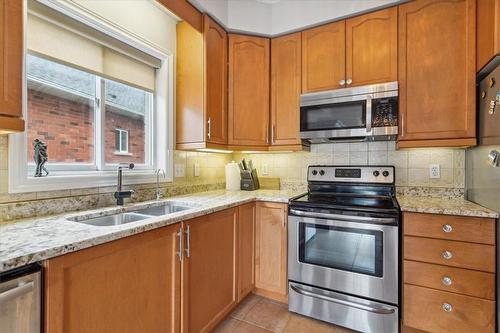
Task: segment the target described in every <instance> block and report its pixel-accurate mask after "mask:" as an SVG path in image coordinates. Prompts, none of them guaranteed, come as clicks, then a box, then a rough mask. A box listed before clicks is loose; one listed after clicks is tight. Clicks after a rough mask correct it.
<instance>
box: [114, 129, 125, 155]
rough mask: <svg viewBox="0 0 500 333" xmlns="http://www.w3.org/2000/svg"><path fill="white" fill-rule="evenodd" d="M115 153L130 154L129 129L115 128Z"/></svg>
mask: <svg viewBox="0 0 500 333" xmlns="http://www.w3.org/2000/svg"><path fill="white" fill-rule="evenodd" d="M115 154H128V131H125V130H122V129H120V128H117V129H115Z"/></svg>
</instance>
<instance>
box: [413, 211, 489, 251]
mask: <svg viewBox="0 0 500 333" xmlns="http://www.w3.org/2000/svg"><path fill="white" fill-rule="evenodd" d="M403 223H404V234H405V235H410V236H421V237H430V238H439V239H449V240H457V241H464V242H471V243H483V244H490V245H495V220H493V219H485V218H479V217H464V216H451V215H435V214H420V213H404V215H403Z"/></svg>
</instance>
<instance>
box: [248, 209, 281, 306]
mask: <svg viewBox="0 0 500 333" xmlns="http://www.w3.org/2000/svg"><path fill="white" fill-rule="evenodd" d="M287 217H288V214H287V205H286V204H280V203H268V202H258V203H257V219H256V222H255V288H256V290H255V293H256V294H259V295H262V296H266V297H270V298H273V299H275V300H278V301H282V302H287V300H288V296H287V294H288V287H287V282H288V278H287V256H288V252H287V222H288V221H287Z"/></svg>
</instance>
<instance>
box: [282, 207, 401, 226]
mask: <svg viewBox="0 0 500 333" xmlns="http://www.w3.org/2000/svg"><path fill="white" fill-rule="evenodd" d="M290 213H292V214H294V215H297V216H304V217H316V218H320V219H332V220H343V221H351V222H375V223H383V224H391V223H394V222H396V219H395V218H388V217H370V216H351V215H341V214H328V213H314V212H305V211H302V210H297V209H290Z"/></svg>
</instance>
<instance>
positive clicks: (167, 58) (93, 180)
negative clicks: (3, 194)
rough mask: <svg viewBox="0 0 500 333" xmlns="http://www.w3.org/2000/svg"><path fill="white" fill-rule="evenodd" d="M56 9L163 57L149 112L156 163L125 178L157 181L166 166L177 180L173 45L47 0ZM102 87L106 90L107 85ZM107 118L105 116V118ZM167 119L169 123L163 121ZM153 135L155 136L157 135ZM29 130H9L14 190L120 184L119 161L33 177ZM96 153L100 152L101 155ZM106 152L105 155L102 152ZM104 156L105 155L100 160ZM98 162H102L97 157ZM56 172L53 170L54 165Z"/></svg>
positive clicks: (24, 89) (99, 130)
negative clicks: (160, 43)
mask: <svg viewBox="0 0 500 333" xmlns="http://www.w3.org/2000/svg"><path fill="white" fill-rule="evenodd" d="M43 2H44V4H47V5H49V6H50V7H51V8H52V9H54V10H56V11H59V12H61V13H63V14H65V15H67V16H70V17H71V18H73V19H76V20H78V21H80V22H81V23H84V24H86V25H88V26H90V27H92V28H94V29H97V30H99V31H100V32H102V33H105V34H107V35H109V36H110V37H113V38H115V39H117V40H118V41H120V42H123V43H126V44H128V45H130V46H132V47H134V48H136V49H138V50H140V51H142V52H144V53H146V54H149V55H151V56H153V57H156V58H157V59H159V60H160V61H161V65H160V68H158V69H157V70H156V79H155V80H156V82H155V85H156V91H155V93H154V94H152V98H151V101H150V103H153V107H152V108H149V109H151V110H154V111H153V112H151V113H152V114H150V115H149V116H150V117H151V121H150V122H149V123H150V124H151V126H154V129H153V130H152V131H148V132H149V133H152V134H151V137H149V138H146V140H150V142H149V146H150V149H149V150H150V154H151V155H150V156H149V158H150V159H151V160H152V168H151V167H148V168H144V167H142V166H141V165H138V166H137V167H136V168H134V170H129V171H127V172H125V173H124V175H123V177H124V183H126V184H145V183H154V182H155V181H156V176H155V170H157V169H160V168H161V169H164V170H165V174H166V177H165V179H164V180H163V181H165V182H172V181H173V151H174V55H173V53H172V52H171V51H170V50H165V49H161V50H160V49H157V48H155V47H153V46H152V45H151V43H149V42H148V41H145V40H142V39H140V37H138V36H131V35H129V34H128V33H127V31H126V30H124V29H121V28H119V27H117V26H112V27H111V28H110V26H109V25H108V24H107V23H105V22H101V21H99V20H98V19H96V18H95V17H93V16H91V15H89V14H86V13H81V12H79V11H77V10H75V9H74V8H72V7H71V6H70V5H68V4H65V3H64V2H51V1H49V2H45V1H43ZM23 5H24V6H23V26H24V28H23V31H24V37H23V39H24V43H23V57H24V58H23V87H22V98H23V103H22V104H23V105H22V108H23V117H24V118H26V116H27V75H26V54H27V52H28V51H27V48H26V25H27V2H26V0H24V1H23ZM100 89H103V87H102V85H101V87H100ZM96 114H97V113H96ZM100 115H101V117H104V115H105V112H100ZM101 121H102V120H101ZM161 124H165V126H161ZM96 127H100V128H96V129H95V132H96V134H97V135H102V134H103V131H104V128H103V126H96ZM153 136H154V137H153ZM100 146H101V145H96V154H101V155H102V154H104V153H105V152H104V151H103V149H101V147H100ZM26 147H27V132H26V131H24V132H22V133H14V134H10V135H9V170H8V172H9V181H8V191H9V193H23V192H38V191H40V192H41V191H53V190H70V189H80V188H91V187H103V186H113V185H116V164H115V165H113V164H105V163H102V164H104V165H98V166H97V168H98V169H99V170H95V167H90V168H88V169H82V168H81V165H78V164H76V163H75V164H74V165H73V166H71V165H69V164H68V165H65V167H64V168H65V169H66V170H64V171H58V170H56V169H57V168H56V169H54V171H55V172H54V173H55V174H54V175H53V174H51V175H49V176H48V177H33V176H31V175H30V174H28V171H29V167H30V166H29V163H28V160H27V153H26ZM96 156H97V155H96ZM102 157H104V156H102ZM100 160H101V161H104V158H101V159H100ZM95 163H99V162H98V160H96V161H95ZM49 171H51V170H49Z"/></svg>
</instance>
